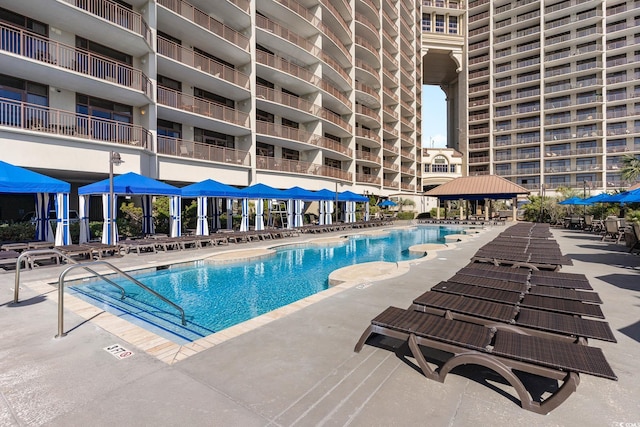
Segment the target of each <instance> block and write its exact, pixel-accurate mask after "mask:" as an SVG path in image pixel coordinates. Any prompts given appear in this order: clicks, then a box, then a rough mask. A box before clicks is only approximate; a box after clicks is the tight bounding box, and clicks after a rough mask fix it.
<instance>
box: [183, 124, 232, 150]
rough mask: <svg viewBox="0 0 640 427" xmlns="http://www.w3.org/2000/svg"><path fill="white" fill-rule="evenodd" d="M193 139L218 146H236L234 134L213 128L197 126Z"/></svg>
mask: <svg viewBox="0 0 640 427" xmlns="http://www.w3.org/2000/svg"><path fill="white" fill-rule="evenodd" d="M193 140H194V141H196V142H204V143H205V144H209V145H215V146H216V147H225V148H235V141H234V138H233V135H226V134H224V133H220V132H214V131H212V130H207V129H200V128H195V129H194V130H193Z"/></svg>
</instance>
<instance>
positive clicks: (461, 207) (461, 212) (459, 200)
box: [458, 199, 464, 219]
mask: <svg viewBox="0 0 640 427" xmlns="http://www.w3.org/2000/svg"><path fill="white" fill-rule="evenodd" d="M458 206H459V207H460V216H458V218H459V219H462V217H463V215H464V200H462V199H458Z"/></svg>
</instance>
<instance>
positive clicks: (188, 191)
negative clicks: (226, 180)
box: [181, 179, 245, 236]
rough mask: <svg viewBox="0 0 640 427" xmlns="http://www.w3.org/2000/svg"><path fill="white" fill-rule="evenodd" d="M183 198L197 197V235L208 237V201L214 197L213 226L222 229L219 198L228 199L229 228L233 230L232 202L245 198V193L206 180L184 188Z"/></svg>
mask: <svg viewBox="0 0 640 427" xmlns="http://www.w3.org/2000/svg"><path fill="white" fill-rule="evenodd" d="M181 191H182V197H196V198H197V200H198V222H197V225H196V234H198V235H201V236H202V235H204V236H206V235H208V234H209V223H208V220H207V199H208V198H209V197H212V198H213V199H214V203H213V225H214V227H215V228H220V207H219V206H218V201H217V199H218V198H226V199H227V200H228V202H227V228H229V229H230V228H231V225H232V222H231V221H232V218H231V214H230V212H231V203H230V202H231V201H232V200H233V199H242V198H243V197H245V196H244V195H243V193H242V192H241V191H240V190H239V189H238V188H235V187H232V186H230V185H227V184H223V183H221V182H218V181H214V180H212V179H205V180H204V181H201V182H196V183H195V184H191V185H187V186H186V187H182V189H181Z"/></svg>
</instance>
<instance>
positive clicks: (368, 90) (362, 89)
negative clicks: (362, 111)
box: [355, 82, 380, 108]
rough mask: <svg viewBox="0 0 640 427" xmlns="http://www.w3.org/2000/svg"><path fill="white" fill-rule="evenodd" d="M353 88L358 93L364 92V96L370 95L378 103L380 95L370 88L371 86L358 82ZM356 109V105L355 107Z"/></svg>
mask: <svg viewBox="0 0 640 427" xmlns="http://www.w3.org/2000/svg"><path fill="white" fill-rule="evenodd" d="M355 88H356V90H359V91H360V92H364V93H366V94H369V95H371V96H372V97H374V98H375V99H377V100H378V101H380V93H379V92H378V91H376V90H375V89H374V88H372V87H371V86H368V85H366V84H364V83H360V82H356V83H355ZM356 108H357V105H356Z"/></svg>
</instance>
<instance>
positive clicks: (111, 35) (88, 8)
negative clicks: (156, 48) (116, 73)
mask: <svg viewBox="0 0 640 427" xmlns="http://www.w3.org/2000/svg"><path fill="white" fill-rule="evenodd" d="M57 3H59V6H61V7H64V10H61V11H60V13H61V14H62V15H63V16H64V17H65V18H66V20H67V22H69V23H71V25H72V28H73V31H75V32H76V33H78V34H82V33H84V34H87V33H88V34H92V33H96V32H97V33H98V34H100V37H101V38H103V39H106V40H110V47H112V48H114V49H117V50H121V51H126V52H130V53H133V54H135V55H136V56H141V55H143V54H145V53H147V52H148V51H149V50H150V47H151V46H153V35H152V32H151V29H150V28H149V25H147V23H146V22H145V20H144V19H143V18H142V15H141V14H140V13H138V12H136V11H135V10H132V9H129V8H127V7H124V6H122V5H120V4H118V3H116V2H114V1H109V0H84V1H77V0H63V1H61V2H57ZM63 5H64V6H63ZM49 7H50V6H49V5H47V7H46V8H42V13H48V14H53V15H56V14H57V13H58V11H57V10H51V9H49ZM54 7H57V6H54ZM35 13H36V15H38V14H39V13H40V12H39V11H36V12H35ZM87 14H89V15H91V16H92V17H98V18H100V19H87ZM34 18H36V19H41V20H42V21H44V22H46V21H47V20H48V19H50V16H42V17H40V16H34ZM105 23H108V24H105ZM106 25H109V26H110V27H112V28H107V27H106ZM103 26H105V27H104V28H101V27H103Z"/></svg>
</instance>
